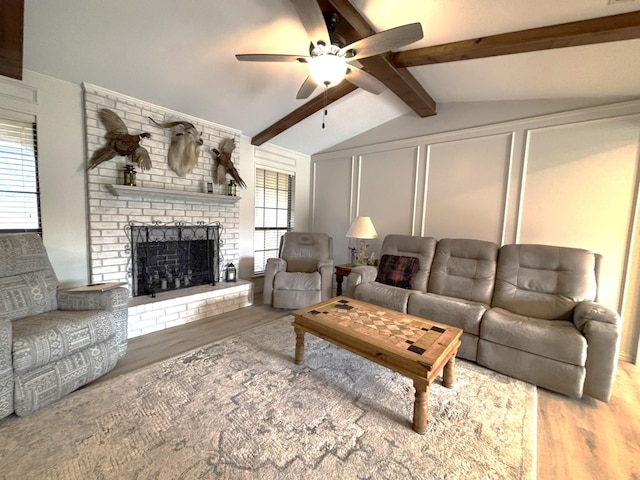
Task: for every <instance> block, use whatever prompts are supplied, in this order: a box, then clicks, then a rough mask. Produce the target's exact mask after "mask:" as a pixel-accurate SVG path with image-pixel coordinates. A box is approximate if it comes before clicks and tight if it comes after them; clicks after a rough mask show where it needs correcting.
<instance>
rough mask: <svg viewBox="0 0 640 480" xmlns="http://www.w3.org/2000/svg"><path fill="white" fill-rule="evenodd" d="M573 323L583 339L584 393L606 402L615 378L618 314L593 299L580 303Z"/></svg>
mask: <svg viewBox="0 0 640 480" xmlns="http://www.w3.org/2000/svg"><path fill="white" fill-rule="evenodd" d="M573 323H574V325H575V326H576V327H577V328H578V330H580V331H581V332H582V334H583V335H584V336H585V338H586V339H587V345H588V348H587V361H586V364H585V367H586V370H587V373H586V377H585V381H584V389H583V391H584V393H585V394H586V395H589V396H591V397H594V398H597V399H599V400H602V401H604V402H608V401H609V399H610V398H611V390H612V388H613V382H614V380H615V373H616V368H617V366H618V353H619V348H620V315H619V314H618V312H616V311H615V310H613V309H611V308H608V307H606V306H604V305H602V304H600V303H597V302H581V303H579V304H578V305H577V306H576V309H575V311H574V313H573Z"/></svg>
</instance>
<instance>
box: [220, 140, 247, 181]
mask: <svg viewBox="0 0 640 480" xmlns="http://www.w3.org/2000/svg"><path fill="white" fill-rule="evenodd" d="M234 148H236V142H235V141H234V140H233V138H225V139H224V140H222V142H220V151H218V150H217V149H215V148H212V149H211V151H212V152H213V155H214V156H215V158H216V165H215V167H214V169H213V179H214V181H215V182H216V183H217V184H219V185H224V184H225V183H227V173H228V174H229V175H231V176H232V177H233V179H234V180H235V182H236V183H237V184H238V185H240V186H241V187H242V188H247V184H246V183H244V180H242V178H240V175H239V174H238V171H237V170H236V167H235V166H234V165H233V162H232V161H231V154H232V153H233V149H234Z"/></svg>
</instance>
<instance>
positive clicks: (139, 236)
mask: <svg viewBox="0 0 640 480" xmlns="http://www.w3.org/2000/svg"><path fill="white" fill-rule="evenodd" d="M222 229H223V228H222V225H221V224H220V223H219V222H214V223H211V224H203V223H196V224H189V223H185V222H171V223H161V222H154V223H151V224H142V225H138V224H135V223H134V222H132V223H130V224H128V225H127V226H126V227H125V232H126V234H127V238H128V239H129V241H130V244H129V246H128V253H129V254H130V268H129V269H128V270H129V273H130V275H131V287H132V295H133V296H134V297H137V296H142V295H151V296H152V297H155V295H156V293H159V292H165V291H170V290H178V289H183V288H188V287H194V286H198V285H215V284H216V283H217V282H219V281H220V263H221V255H220V236H221V234H222Z"/></svg>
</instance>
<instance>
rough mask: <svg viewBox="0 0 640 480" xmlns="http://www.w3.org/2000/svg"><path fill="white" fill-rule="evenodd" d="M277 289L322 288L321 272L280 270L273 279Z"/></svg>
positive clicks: (274, 286)
mask: <svg viewBox="0 0 640 480" xmlns="http://www.w3.org/2000/svg"><path fill="white" fill-rule="evenodd" d="M273 288H274V289H275V290H320V273H319V272H313V273H304V272H278V273H276V276H275V278H274V279H273Z"/></svg>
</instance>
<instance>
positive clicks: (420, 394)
mask: <svg viewBox="0 0 640 480" xmlns="http://www.w3.org/2000/svg"><path fill="white" fill-rule="evenodd" d="M413 387H414V388H415V389H416V400H415V402H414V404H413V425H412V428H413V431H414V432H416V433H419V434H420V435H424V434H425V433H427V422H428V419H427V415H428V406H429V384H428V383H427V382H426V381H423V382H418V381H417V380H414V381H413Z"/></svg>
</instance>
